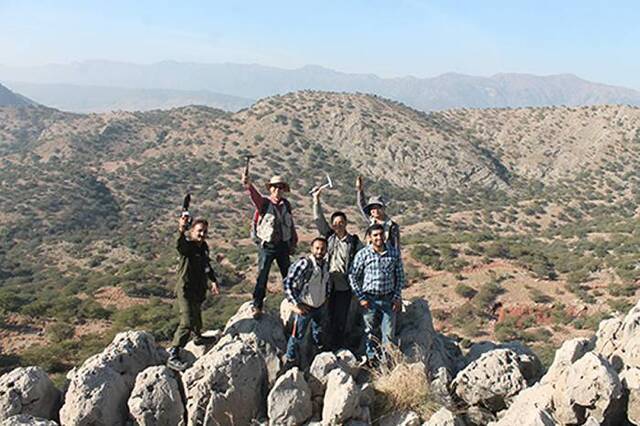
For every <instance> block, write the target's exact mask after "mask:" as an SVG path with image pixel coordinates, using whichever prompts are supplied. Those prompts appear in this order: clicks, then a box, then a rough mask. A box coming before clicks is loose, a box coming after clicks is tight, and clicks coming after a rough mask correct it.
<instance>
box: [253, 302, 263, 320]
mask: <svg viewBox="0 0 640 426" xmlns="http://www.w3.org/2000/svg"><path fill="white" fill-rule="evenodd" d="M251 315H252V316H253V319H260V317H261V316H262V307H260V306H256V305H252V306H251Z"/></svg>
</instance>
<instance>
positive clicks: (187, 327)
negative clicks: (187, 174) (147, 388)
mask: <svg viewBox="0 0 640 426" xmlns="http://www.w3.org/2000/svg"><path fill="white" fill-rule="evenodd" d="M188 221H189V217H188V216H182V217H181V218H180V222H179V224H178V232H179V235H178V240H177V242H176V249H177V250H178V255H179V258H180V263H179V265H178V280H177V281H178V282H177V283H176V301H177V303H178V307H179V309H180V324H179V325H178V329H177V330H176V332H175V334H174V336H173V342H172V344H171V347H170V348H169V360H168V361H167V365H168V366H169V367H170V368H173V369H174V370H180V371H182V370H184V369H185V368H186V367H187V365H186V363H185V362H183V361H182V360H180V348H183V347H184V346H185V345H186V344H187V342H188V341H189V338H190V337H191V335H192V334H193V335H194V336H195V338H194V343H195V344H203V343H204V339H203V337H202V336H201V335H200V332H201V331H202V313H201V305H202V302H204V300H205V298H206V296H207V289H208V287H209V286H208V280H211V282H212V283H211V292H212V293H213V294H214V295H216V294H219V288H218V278H217V277H216V274H215V272H214V271H213V268H212V267H211V261H210V259H209V246H208V245H207V242H206V241H205V240H206V238H207V231H208V228H209V224H208V223H207V221H206V220H204V219H196V220H195V221H194V222H193V225H192V227H191V229H190V230H189V231H188V232H187V231H186V227H187V223H188Z"/></svg>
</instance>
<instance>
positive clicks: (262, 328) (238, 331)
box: [213, 302, 287, 385]
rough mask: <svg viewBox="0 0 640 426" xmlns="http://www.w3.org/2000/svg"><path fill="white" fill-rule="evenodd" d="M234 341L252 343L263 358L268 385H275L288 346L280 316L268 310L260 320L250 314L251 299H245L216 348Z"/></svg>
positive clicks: (216, 349) (217, 349)
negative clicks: (247, 300)
mask: <svg viewBox="0 0 640 426" xmlns="http://www.w3.org/2000/svg"><path fill="white" fill-rule="evenodd" d="M234 340H241V341H242V342H244V343H245V344H248V345H250V346H251V347H252V348H253V349H254V351H256V352H257V353H258V354H260V355H261V356H262V357H263V358H264V362H265V365H266V367H267V372H268V379H269V384H270V385H272V384H273V383H274V382H275V381H276V379H277V378H278V375H279V374H280V370H281V369H282V361H281V359H282V356H283V355H284V353H285V351H286V348H287V339H286V338H285V335H284V330H283V328H282V323H281V322H280V319H279V318H278V317H276V316H275V315H273V314H271V313H269V312H266V311H265V312H264V313H263V315H262V317H261V318H260V319H259V320H255V319H253V316H252V314H251V302H246V303H244V304H243V305H242V306H240V308H239V309H238V311H237V312H236V314H235V315H234V316H232V317H231V318H230V319H229V321H227V325H226V326H225V328H224V331H223V338H222V339H221V340H220V342H219V343H218V344H217V345H216V346H215V347H214V349H213V350H215V351H219V350H220V349H221V348H222V347H223V346H225V345H226V344H229V343H230V342H231V341H234Z"/></svg>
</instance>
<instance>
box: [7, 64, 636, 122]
mask: <svg viewBox="0 0 640 426" xmlns="http://www.w3.org/2000/svg"><path fill="white" fill-rule="evenodd" d="M0 81H2V82H5V83H6V82H11V84H10V85H9V84H7V85H8V86H9V87H12V88H13V89H15V90H17V91H21V92H23V93H25V94H27V95H28V96H30V97H32V98H33V99H35V100H36V101H38V102H42V103H44V104H48V105H52V106H56V107H58V108H61V109H66V110H70V111H79V112H80V111H104V110H107V109H140V110H147V109H153V108H167V107H173V106H180V105H186V104H189V103H197V104H204V105H208V106H212V107H216V108H223V109H226V110H237V109H240V108H243V107H246V106H248V105H249V104H250V103H251V100H256V99H258V98H263V97H267V96H272V95H277V94H284V93H288V92H293V91H298V90H307V89H311V90H323V91H333V92H349V93H354V92H362V93H369V94H375V95H379V96H383V97H387V98H390V99H393V100H396V101H400V102H403V103H405V104H407V105H409V106H411V107H413V108H417V109H420V110H423V111H432V110H444V109H450V108H494V107H496V108H503V107H526V106H558V105H566V106H579V105H594V104H628V105H636V106H637V105H640V92H639V91H636V90H633V89H628V88H623V87H616V86H610V85H605V84H599V83H593V82H589V81H586V80H583V79H580V78H578V77H576V76H574V75H571V74H560V75H551V76H534V75H528V74H496V75H494V76H491V77H474V76H468V75H462V74H454V73H448V74H443V75H440V76H437V77H433V78H415V77H401V78H381V77H378V76H376V75H373V74H349V73H343V72H338V71H334V70H331V69H327V68H323V67H320V66H311V65H310V66H305V67H302V68H299V69H293V70H287V69H281V68H275V67H267V66H263V65H256V64H229V63H226V64H201V63H180V62H173V61H165V62H159V63H154V64H148V65H141V64H132V63H119V62H109V61H86V62H78V63H71V64H56V65H44V66H36V67H9V66H3V65H0ZM26 83H29V84H26ZM222 94H224V95H222ZM225 95H226V96H225Z"/></svg>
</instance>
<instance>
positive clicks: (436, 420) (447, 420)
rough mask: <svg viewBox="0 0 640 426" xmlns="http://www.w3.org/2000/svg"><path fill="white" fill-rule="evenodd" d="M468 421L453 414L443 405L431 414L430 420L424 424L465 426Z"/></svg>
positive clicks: (425, 425)
mask: <svg viewBox="0 0 640 426" xmlns="http://www.w3.org/2000/svg"><path fill="white" fill-rule="evenodd" d="M465 425H466V422H465V421H464V419H463V418H462V417H460V416H457V415H455V414H453V413H452V412H451V411H449V410H448V409H446V408H445V407H442V408H441V409H439V410H438V411H436V412H435V413H433V414H432V415H431V417H430V418H429V420H428V421H427V422H426V423H424V425H423V426H465Z"/></svg>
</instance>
